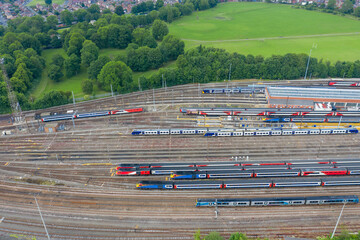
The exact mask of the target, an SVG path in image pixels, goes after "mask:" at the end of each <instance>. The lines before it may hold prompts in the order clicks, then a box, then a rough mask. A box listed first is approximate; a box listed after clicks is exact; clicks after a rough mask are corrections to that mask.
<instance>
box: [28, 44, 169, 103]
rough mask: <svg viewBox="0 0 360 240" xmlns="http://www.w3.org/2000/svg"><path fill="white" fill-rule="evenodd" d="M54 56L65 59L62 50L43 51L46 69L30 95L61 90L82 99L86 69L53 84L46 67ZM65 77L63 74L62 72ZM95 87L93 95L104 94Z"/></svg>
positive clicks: (117, 51) (121, 52)
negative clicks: (57, 55)
mask: <svg viewBox="0 0 360 240" xmlns="http://www.w3.org/2000/svg"><path fill="white" fill-rule="evenodd" d="M54 54H61V55H62V56H63V57H64V58H66V57H67V56H66V53H65V51H64V49H62V48H59V49H47V50H44V51H43V53H42V56H43V57H44V59H45V61H46V68H45V69H44V71H43V73H42V76H41V78H40V79H38V80H37V82H35V83H34V87H33V88H32V89H31V90H30V95H33V96H34V97H35V98H38V97H39V96H41V95H43V94H44V93H47V92H50V91H51V90H62V91H73V92H74V95H75V97H83V96H84V95H85V94H84V93H83V92H82V89H81V82H82V81H83V80H84V79H87V77H88V75H87V69H85V68H81V71H80V73H79V74H78V75H76V76H73V77H71V78H66V77H65V76H64V77H63V79H62V80H61V81H60V82H55V81H53V80H51V79H49V77H48V76H47V75H48V74H47V71H48V67H49V66H50V63H51V61H52V56H53V55H54ZM125 54H126V52H125V50H123V49H112V48H108V49H102V50H100V54H99V55H100V56H109V57H114V56H115V55H125ZM174 65H175V61H173V62H169V63H167V64H165V65H164V66H163V68H171V67H174ZM157 71H158V70H150V71H146V72H134V73H133V79H134V81H137V79H138V78H139V77H141V76H144V77H150V76H151V75H152V74H153V73H155V72H157ZM64 75H65V72H64ZM94 87H95V94H102V93H105V92H104V91H102V90H100V89H98V88H97V86H96V84H95V85H94Z"/></svg>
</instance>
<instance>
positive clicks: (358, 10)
mask: <svg viewBox="0 0 360 240" xmlns="http://www.w3.org/2000/svg"><path fill="white" fill-rule="evenodd" d="M354 15H355V16H356V17H360V7H357V8H355V11H354Z"/></svg>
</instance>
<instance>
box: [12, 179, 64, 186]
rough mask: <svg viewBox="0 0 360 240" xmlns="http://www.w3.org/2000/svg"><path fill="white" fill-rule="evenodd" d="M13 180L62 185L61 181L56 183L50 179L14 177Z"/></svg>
mask: <svg viewBox="0 0 360 240" xmlns="http://www.w3.org/2000/svg"><path fill="white" fill-rule="evenodd" d="M14 180H15V181H18V182H26V183H31V184H38V185H47V186H64V184H63V183H58V182H56V181H52V180H42V179H34V178H15V179H14Z"/></svg>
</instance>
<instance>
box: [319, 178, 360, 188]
mask: <svg viewBox="0 0 360 240" xmlns="http://www.w3.org/2000/svg"><path fill="white" fill-rule="evenodd" d="M352 185H360V178H359V177H346V178H345V177H344V178H339V177H337V178H323V179H322V186H352Z"/></svg>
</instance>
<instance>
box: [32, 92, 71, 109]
mask: <svg viewBox="0 0 360 240" xmlns="http://www.w3.org/2000/svg"><path fill="white" fill-rule="evenodd" d="M68 102H69V101H68V94H67V93H65V92H62V91H56V90H52V91H50V92H49V93H46V94H45V95H44V96H43V97H42V98H40V99H38V100H37V101H36V102H35V104H34V106H35V108H36V109H39V108H48V107H52V106H57V105H63V104H67V103H68Z"/></svg>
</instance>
